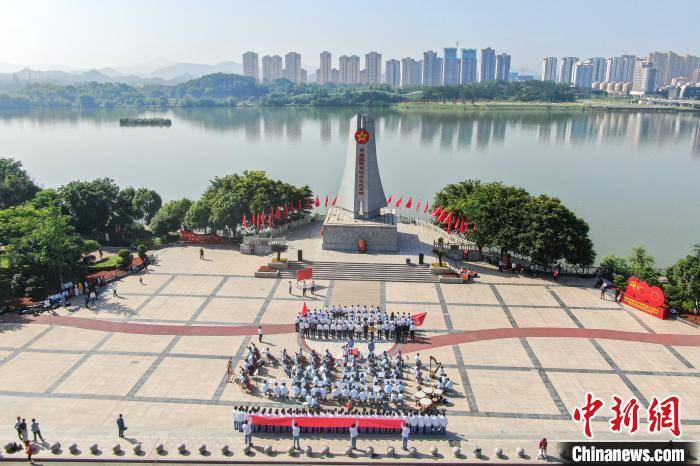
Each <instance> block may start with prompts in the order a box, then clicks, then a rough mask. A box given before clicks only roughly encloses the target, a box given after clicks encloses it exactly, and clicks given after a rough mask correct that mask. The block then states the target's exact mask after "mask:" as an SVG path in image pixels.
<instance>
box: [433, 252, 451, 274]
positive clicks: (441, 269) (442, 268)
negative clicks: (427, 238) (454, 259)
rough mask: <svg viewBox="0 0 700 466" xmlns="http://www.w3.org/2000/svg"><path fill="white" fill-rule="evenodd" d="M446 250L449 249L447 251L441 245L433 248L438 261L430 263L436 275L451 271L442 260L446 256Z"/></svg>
mask: <svg viewBox="0 0 700 466" xmlns="http://www.w3.org/2000/svg"><path fill="white" fill-rule="evenodd" d="M446 252H447V251H445V249H444V248H442V247H440V246H438V247H436V248H433V254H434V255H435V257H437V259H438V261H437V262H433V263H432V264H430V272H431V273H433V274H435V275H441V274H443V273H447V272H449V271H450V268H449V267H447V266H446V265H445V264H444V263H443V262H442V258H443V257H444V256H445V253H446Z"/></svg>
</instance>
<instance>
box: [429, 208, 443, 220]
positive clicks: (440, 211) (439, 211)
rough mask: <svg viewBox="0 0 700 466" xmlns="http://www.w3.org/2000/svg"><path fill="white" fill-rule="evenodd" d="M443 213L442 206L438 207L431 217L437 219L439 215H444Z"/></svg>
mask: <svg viewBox="0 0 700 466" xmlns="http://www.w3.org/2000/svg"><path fill="white" fill-rule="evenodd" d="M443 212H444V210H443V209H442V206H438V208H437V209H435V210H434V211H433V214H432V215H431V217H437V216H438V215H442V213H443Z"/></svg>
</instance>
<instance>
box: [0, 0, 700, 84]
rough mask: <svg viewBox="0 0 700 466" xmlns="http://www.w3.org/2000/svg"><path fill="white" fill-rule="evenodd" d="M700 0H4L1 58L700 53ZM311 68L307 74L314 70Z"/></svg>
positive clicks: (533, 61)
mask: <svg viewBox="0 0 700 466" xmlns="http://www.w3.org/2000/svg"><path fill="white" fill-rule="evenodd" d="M699 17H700V2H698V1H697V0H695V1H685V0H681V1H674V2H670V3H661V4H660V3H659V2H658V1H653V2H652V1H649V0H634V1H626V0H613V1H610V0H606V1H599V0H586V1H584V2H573V3H570V2H563V1H552V0H535V1H529V2H526V1H524V0H498V1H483V0H481V1H478V2H476V1H457V0H453V1H448V0H430V1H424V0H423V1H419V0H416V1H413V0H394V1H385V0H355V1H349V0H343V1H320V0H317V1H311V0H289V1H277V0H259V1H233V0H209V1H207V0H200V1H181V0H168V1H162V0H151V1H149V0H140V1H134V0H119V1H113V0H63V1H59V0H53V1H49V0H44V1H36V0H2V1H0V63H18V64H33V65H37V64H47V65H48V64H57V65H62V66H66V67H72V68H99V67H105V66H126V65H133V64H137V63H141V62H148V61H152V60H155V59H167V60H172V61H187V62H198V63H216V62H221V61H224V60H234V61H238V62H240V61H241V54H242V52H244V51H246V50H255V51H258V52H259V53H260V54H261V56H262V55H263V54H275V53H277V54H280V55H282V54H283V53H285V52H287V51H290V50H295V51H298V52H300V53H301V54H302V61H303V63H305V64H311V65H314V66H316V65H318V54H319V52H320V51H321V50H323V49H327V50H329V51H331V52H332V53H333V60H334V64H335V66H337V58H338V56H340V55H342V54H352V53H356V54H358V55H360V54H364V53H366V52H368V51H372V50H376V51H378V52H380V53H382V54H383V58H384V59H387V58H401V57H404V56H418V55H419V53H421V52H422V51H424V50H428V49H433V50H440V51H441V50H442V48H443V47H445V46H451V45H453V44H454V43H455V42H456V41H457V40H459V41H461V44H460V46H461V47H473V48H482V47H487V46H491V47H493V48H495V49H496V51H497V52H501V51H506V52H509V53H511V54H512V56H513V58H512V67H513V68H519V67H522V66H527V67H530V68H537V69H539V66H540V61H541V59H542V57H543V56H546V55H556V56H563V55H573V56H579V57H590V56H611V55H617V54H621V53H624V52H631V53H635V54H638V55H646V54H647V53H648V52H649V51H651V50H664V51H665V50H673V51H676V52H679V53H695V54H698V53H700V50H699V49H700V40H699V38H700V36H699V35H698V29H697V24H698V23H697V19H698V18H699ZM310 71H313V70H310Z"/></svg>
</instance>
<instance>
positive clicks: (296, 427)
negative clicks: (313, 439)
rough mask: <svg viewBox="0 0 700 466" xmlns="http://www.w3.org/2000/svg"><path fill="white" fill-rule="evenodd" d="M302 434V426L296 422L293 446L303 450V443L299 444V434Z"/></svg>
mask: <svg viewBox="0 0 700 466" xmlns="http://www.w3.org/2000/svg"><path fill="white" fill-rule="evenodd" d="M300 435H301V428H299V424H297V423H296V422H294V424H292V448H294V449H295V450H296V449H299V450H301V445H299V436H300Z"/></svg>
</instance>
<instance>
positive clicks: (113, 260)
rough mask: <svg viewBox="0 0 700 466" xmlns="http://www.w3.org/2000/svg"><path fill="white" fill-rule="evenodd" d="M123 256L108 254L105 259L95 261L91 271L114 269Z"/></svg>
mask: <svg viewBox="0 0 700 466" xmlns="http://www.w3.org/2000/svg"><path fill="white" fill-rule="evenodd" d="M120 260H121V258H120V257H119V256H117V255H116V254H115V255H113V256H107V257H105V258H104V259H102V260H100V261H97V262H95V263H94V264H92V265H91V266H90V272H101V271H103V270H114V269H115V268H116V267H117V265H118V264H119V261H120Z"/></svg>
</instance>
